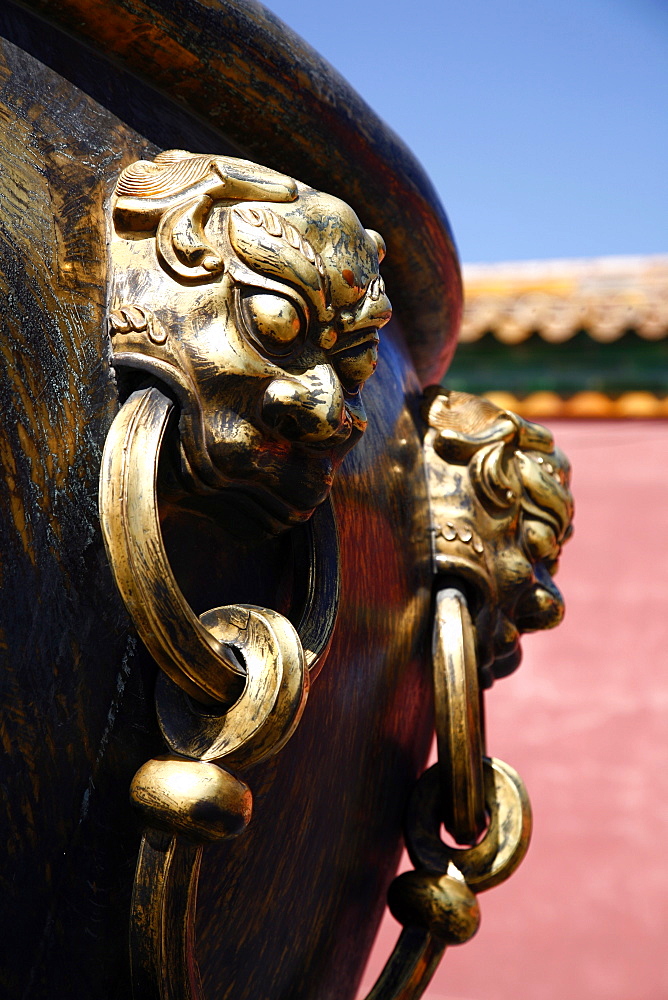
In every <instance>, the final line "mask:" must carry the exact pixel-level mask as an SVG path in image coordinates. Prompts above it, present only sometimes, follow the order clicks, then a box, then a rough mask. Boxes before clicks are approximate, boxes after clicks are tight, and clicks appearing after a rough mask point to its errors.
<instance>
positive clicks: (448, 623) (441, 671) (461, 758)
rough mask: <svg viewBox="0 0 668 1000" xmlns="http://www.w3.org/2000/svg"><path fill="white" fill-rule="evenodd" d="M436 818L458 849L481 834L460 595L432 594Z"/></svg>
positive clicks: (469, 630)
mask: <svg viewBox="0 0 668 1000" xmlns="http://www.w3.org/2000/svg"><path fill="white" fill-rule="evenodd" d="M432 663H433V674H434V715H435V724H436V742H437V746H438V772H439V775H440V781H441V797H440V805H441V809H442V815H441V819H442V821H443V825H444V826H445V828H446V830H447V831H448V833H449V834H450V835H451V836H452V837H454V839H455V840H456V841H457V843H458V844H475V842H476V840H477V839H478V837H479V835H480V834H481V833H482V831H483V830H484V829H485V819H486V817H485V796H484V791H483V765H482V760H483V753H484V748H483V739H482V729H481V719H480V691H479V687H478V664H477V660H476V654H475V638H474V633H473V625H472V622H471V616H470V614H469V610H468V607H467V604H466V599H465V597H464V595H463V594H462V593H461V592H460V591H459V590H456V589H454V588H446V589H443V590H439V591H438V592H437V594H436V608H435V614H434V633H433V644H432Z"/></svg>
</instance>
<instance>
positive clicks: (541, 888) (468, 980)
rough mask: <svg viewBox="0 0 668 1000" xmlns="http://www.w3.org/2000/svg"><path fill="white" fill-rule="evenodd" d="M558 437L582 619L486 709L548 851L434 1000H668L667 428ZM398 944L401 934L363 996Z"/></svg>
mask: <svg viewBox="0 0 668 1000" xmlns="http://www.w3.org/2000/svg"><path fill="white" fill-rule="evenodd" d="M553 430H554V432H555V437H556V440H557V442H558V443H559V444H560V445H561V446H562V447H563V449H564V450H565V451H566V452H567V454H568V455H569V457H570V459H571V462H572V464H573V468H574V475H573V490H574V494H575V502H576V513H575V535H574V537H573V539H572V541H571V542H569V544H568V545H567V547H566V549H565V552H564V554H563V556H562V565H561V570H560V573H559V585H560V587H561V588H562V590H563V591H564V594H565V596H566V603H567V612H566V618H565V621H564V623H563V625H562V626H561V627H560V628H558V629H556V630H555V631H554V632H549V633H543V634H539V635H534V636H528V637H526V638H525V639H524V662H523V664H522V666H521V667H520V669H519V670H518V672H517V673H516V674H515V675H513V676H511V677H509V678H507V679H506V680H503V681H500V682H498V683H497V684H496V686H495V687H494V688H493V689H492V691H490V692H488V694H487V723H488V733H489V735H488V747H489V750H490V753H492V754H493V755H494V756H497V757H501V758H502V759H504V760H506V761H508V763H510V764H512V765H513V766H514V767H516V768H517V770H518V771H519V772H520V774H521V775H522V776H523V778H524V780H525V782H526V784H527V786H528V789H529V793H530V795H531V800H532V804H533V808H534V835H533V840H532V844H531V847H530V849H529V854H528V856H527V858H526V859H525V861H524V863H523V865H522V867H521V868H520V869H519V870H518V872H516V873H515V875H514V876H513V877H512V878H511V879H510V881H509V882H507V883H505V884H504V885H502V886H500V887H498V888H496V889H492V890H490V891H489V892H488V893H485V894H483V895H481V896H480V904H481V909H482V926H481V929H480V931H479V933H478V935H477V937H476V938H474V939H473V940H472V941H470V942H469V943H468V944H465V945H462V946H460V947H459V948H451V949H450V950H449V951H448V952H446V955H445V957H444V959H443V961H442V963H441V967H440V969H439V970H438V972H437V973H436V976H435V977H434V979H433V981H432V985H431V986H430V988H429V989H428V991H427V993H426V994H425V996H426V998H427V1000H511V998H512V1000H664V998H668V948H667V946H666V944H665V936H666V932H667V931H668V724H667V722H666V715H667V714H668V650H667V647H668V422H665V423H664V422H642V421H638V422H622V421H619V422H618V421H611V422H603V421H601V422H566V421H564V422H560V423H556V422H555V423H554V424H553ZM397 931H398V925H397V924H395V922H394V921H393V919H392V918H391V917H389V916H387V917H386V919H385V921H384V924H383V926H382V928H381V933H380V935H379V939H378V942H377V945H376V949H375V951H374V954H373V956H372V959H371V962H370V965H369V968H368V970H367V974H366V976H365V981H364V983H363V988H366V989H367V990H368V988H369V986H370V985H371V982H372V981H373V978H374V977H375V975H376V974H377V971H378V968H379V966H380V965H382V962H383V960H384V958H385V956H386V955H387V954H388V952H389V950H390V948H391V946H392V944H393V942H394V940H395V938H396V933H397ZM363 995H364V992H361V993H360V996H363Z"/></svg>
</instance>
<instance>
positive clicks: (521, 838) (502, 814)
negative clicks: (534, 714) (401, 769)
mask: <svg viewBox="0 0 668 1000" xmlns="http://www.w3.org/2000/svg"><path fill="white" fill-rule="evenodd" d="M484 762H485V802H486V806H487V810H488V812H489V816H490V822H489V827H488V828H487V830H486V831H485V835H484V836H483V838H482V839H481V841H480V843H479V844H476V845H475V846H473V847H470V848H463V849H460V848H456V847H450V846H449V845H447V844H444V843H443V841H442V840H441V838H440V835H439V827H440V822H441V821H440V803H439V797H440V783H439V775H438V767H439V765H434V766H433V767H430V768H429V770H428V771H425V773H424V774H423V775H422V777H421V778H420V779H419V781H418V783H417V785H416V787H415V790H414V792H413V796H412V798H411V803H410V806H409V810H408V822H407V824H406V846H407V848H408V853H409V856H410V858H411V861H412V862H413V864H414V865H415V866H416V867H419V868H424V869H426V870H427V871H432V872H440V871H446V870H447V868H448V865H449V864H451V863H452V864H454V865H456V867H457V869H458V870H459V871H460V872H461V874H462V875H463V877H464V878H465V880H466V883H467V885H469V886H470V888H471V889H472V890H473V891H475V892H482V891H483V890H485V889H491V888H492V887H493V886H495V885H499V884H500V883H501V882H503V881H505V879H507V878H508V877H509V876H510V875H512V873H513V872H514V871H515V869H516V868H517V866H518V865H519V864H520V862H521V861H522V859H523V858H524V855H525V854H526V852H527V849H528V847H529V841H530V839H531V823H532V820H531V804H530V802H529V797H528V795H527V791H526V788H525V786H524V783H523V781H522V779H521V778H520V776H519V775H518V773H517V771H516V770H515V769H514V768H512V767H511V766H510V765H509V764H506V763H505V762H504V761H502V760H499V759H498V758H495V757H485V759H484Z"/></svg>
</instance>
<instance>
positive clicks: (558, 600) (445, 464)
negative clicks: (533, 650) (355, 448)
mask: <svg viewBox="0 0 668 1000" xmlns="http://www.w3.org/2000/svg"><path fill="white" fill-rule="evenodd" d="M424 416H425V419H426V421H427V424H428V427H429V430H428V432H427V437H426V444H425V447H426V455H427V470H428V476H429V484H430V500H431V507H432V537H433V555H434V565H435V570H436V573H437V574H438V575H439V576H440V577H441V578H458V579H463V580H464V581H466V584H467V589H468V590H469V593H470V595H471V597H472V605H473V611H474V614H475V621H476V631H477V638H478V657H479V663H480V666H481V668H482V674H483V677H482V679H483V682H486V683H488V684H489V683H491V681H492V678H493V677H499V676H503V675H504V674H506V673H509V672H510V671H511V670H513V669H514V668H515V667H516V666H517V665H518V664H519V660H520V651H519V635H520V633H521V632H534V631H538V630H539V629H545V628H552V627H554V626H555V625H558V624H559V622H560V621H561V619H562V617H563V612H564V602H563V598H562V596H561V593H560V591H559V590H558V588H557V587H556V586H555V583H554V580H553V576H554V574H555V573H556V570H557V560H558V558H559V553H560V551H561V547H562V545H563V543H564V542H565V541H566V540H567V539H568V538H569V537H570V535H571V533H572V527H571V519H572V516H573V500H572V497H571V493H570V489H569V481H570V466H569V464H568V460H567V459H566V457H565V455H564V454H563V453H562V452H561V451H559V449H557V448H555V446H554V442H553V440H552V436H551V434H550V433H549V431H548V430H546V428H544V427H541V426H540V425H538V424H533V423H529V422H528V421H526V420H523V419H522V418H521V417H518V416H517V415H516V414H515V413H511V412H510V411H508V410H501V409H499V407H497V406H495V405H494V404H493V403H491V402H489V401H488V400H485V399H480V398H478V397H476V396H470V395H468V394H467V393H463V392H447V391H446V390H444V389H441V388H440V387H437V386H434V387H432V388H430V389H428V390H427V391H426V393H425V402H424Z"/></svg>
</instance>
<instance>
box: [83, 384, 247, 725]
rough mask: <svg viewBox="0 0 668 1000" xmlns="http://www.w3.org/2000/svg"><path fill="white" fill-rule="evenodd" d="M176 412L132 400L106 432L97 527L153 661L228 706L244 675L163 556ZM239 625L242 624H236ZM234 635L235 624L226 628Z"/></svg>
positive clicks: (153, 394) (161, 399) (147, 395)
mask: <svg viewBox="0 0 668 1000" xmlns="http://www.w3.org/2000/svg"><path fill="white" fill-rule="evenodd" d="M173 407H174V404H173V403H172V401H171V400H170V399H168V397H167V396H165V395H164V394H163V393H162V392H160V390H159V389H156V388H148V389H142V390H139V391H138V392H135V393H133V394H132V395H131V396H130V398H129V399H128V400H127V402H126V403H125V404H124V405H123V406H122V407H121V409H120V411H119V412H118V414H117V415H116V418H115V420H114V422H113V424H112V426H111V428H110V430H109V433H108V435H107V440H106V442H105V447H104V454H103V457H102V470H101V474H100V521H101V524H102V534H103V537H104V541H105V545H106V548H107V553H108V555H109V562H110V564H111V567H112V570H113V573H114V577H115V579H116V584H117V586H118V589H119V590H120V592H121V596H122V597H123V600H124V602H125V605H126V607H127V608H128V611H129V612H130V615H131V616H132V619H133V621H134V623H135V626H136V627H137V630H138V631H139V633H140V635H141V637H142V639H143V641H144V643H145V644H146V646H147V648H148V650H149V652H150V654H151V656H152V657H153V658H154V659H155V660H156V662H157V663H158V665H159V666H160V667H161V669H162V670H164V671H165V673H166V674H167V675H168V676H169V677H170V678H171V679H172V680H173V681H174V682H175V683H176V684H178V685H179V686H180V687H182V688H183V690H184V691H186V692H187V693H188V694H189V695H191V696H192V697H193V698H196V699H198V700H199V701H203V702H214V703H222V704H228V705H229V704H231V703H232V702H234V701H236V699H237V698H238V697H239V695H240V694H241V692H242V691H243V689H244V685H245V683H246V675H245V672H244V670H243V667H242V666H241V664H240V663H239V662H238V660H237V658H236V657H235V655H234V653H233V652H232V651H230V649H229V648H226V645H225V638H224V637H222V636H221V637H218V638H214V637H213V636H212V635H211V633H210V632H209V630H208V629H207V628H205V626H204V625H203V624H202V623H201V622H200V620H199V618H198V617H197V615H195V613H194V612H193V611H192V609H191V607H190V605H189V604H188V602H187V601H186V599H185V597H184V596H183V594H182V593H181V590H180V589H179V586H178V584H177V583H176V580H175V579H174V574H173V573H172V570H171V567H170V565H169V560H168V558H167V553H166V552H165V546H164V543H163V541H162V534H161V532H160V523H159V520H158V504H157V497H156V484H157V475H158V462H159V458H160V448H161V445H162V440H163V437H164V434H165V430H166V427H167V424H168V422H169V419H170V415H171V412H172V410H173ZM240 624H243V621H241V622H240ZM230 625H231V629H230V632H231V635H230V638H233V637H234V636H235V635H236V634H237V632H238V628H237V623H235V622H231V623H230Z"/></svg>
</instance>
